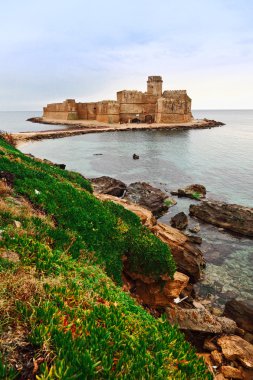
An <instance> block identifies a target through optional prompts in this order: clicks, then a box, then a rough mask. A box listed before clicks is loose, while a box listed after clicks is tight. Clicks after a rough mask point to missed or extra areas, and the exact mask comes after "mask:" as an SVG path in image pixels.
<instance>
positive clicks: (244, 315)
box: [224, 299, 253, 333]
mask: <svg viewBox="0 0 253 380" xmlns="http://www.w3.org/2000/svg"><path fill="white" fill-rule="evenodd" d="M224 315H225V316H227V317H229V318H231V319H233V320H234V321H236V323H237V324H238V326H239V327H241V328H242V329H243V330H245V331H249V332H251V333H253V300H249V301H237V300H235V299H233V300H230V301H227V303H226V305H225V310H224Z"/></svg>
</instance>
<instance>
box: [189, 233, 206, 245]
mask: <svg viewBox="0 0 253 380" xmlns="http://www.w3.org/2000/svg"><path fill="white" fill-rule="evenodd" d="M185 236H187V239H188V241H189V242H191V243H194V244H202V238H201V237H200V236H196V235H190V234H188V233H185Z"/></svg>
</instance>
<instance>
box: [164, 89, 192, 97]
mask: <svg viewBox="0 0 253 380" xmlns="http://www.w3.org/2000/svg"><path fill="white" fill-rule="evenodd" d="M170 95H187V91H186V90H166V91H164V92H163V96H164V97H165V98H167V97H168V96H170Z"/></svg>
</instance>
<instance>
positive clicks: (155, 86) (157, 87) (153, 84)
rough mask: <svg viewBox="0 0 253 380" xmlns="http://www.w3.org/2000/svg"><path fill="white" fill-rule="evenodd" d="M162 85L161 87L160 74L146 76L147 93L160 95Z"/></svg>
mask: <svg viewBox="0 0 253 380" xmlns="http://www.w3.org/2000/svg"><path fill="white" fill-rule="evenodd" d="M162 87H163V81H162V77H160V76H151V77H148V81H147V92H148V94H150V95H155V96H159V97H161V96H162V92H163V89H162Z"/></svg>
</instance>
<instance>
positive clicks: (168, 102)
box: [43, 76, 192, 123]
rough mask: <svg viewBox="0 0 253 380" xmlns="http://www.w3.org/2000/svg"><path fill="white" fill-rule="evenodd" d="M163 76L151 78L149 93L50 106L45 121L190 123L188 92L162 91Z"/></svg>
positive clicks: (133, 92) (136, 93) (148, 84)
mask: <svg viewBox="0 0 253 380" xmlns="http://www.w3.org/2000/svg"><path fill="white" fill-rule="evenodd" d="M162 84H163V81H162V77H160V76H149V77H148V81H147V92H141V91H135V90H134V91H132V90H122V91H119V92H117V100H103V101H99V102H91V103H76V101H75V100H74V99H67V100H65V101H64V102H63V103H52V104H48V105H47V107H44V109H43V118H45V119H56V120H96V121H99V122H104V123H129V122H137V123H139V122H141V123H153V122H155V123H185V122H188V121H191V119H192V114H191V99H190V98H189V96H188V95H187V92H186V90H174V91H163V90H162Z"/></svg>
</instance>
